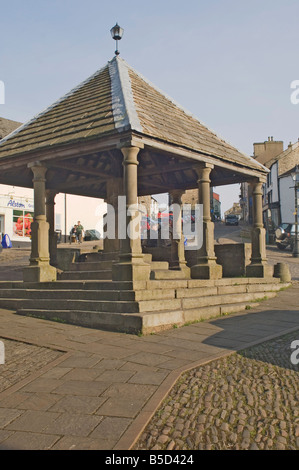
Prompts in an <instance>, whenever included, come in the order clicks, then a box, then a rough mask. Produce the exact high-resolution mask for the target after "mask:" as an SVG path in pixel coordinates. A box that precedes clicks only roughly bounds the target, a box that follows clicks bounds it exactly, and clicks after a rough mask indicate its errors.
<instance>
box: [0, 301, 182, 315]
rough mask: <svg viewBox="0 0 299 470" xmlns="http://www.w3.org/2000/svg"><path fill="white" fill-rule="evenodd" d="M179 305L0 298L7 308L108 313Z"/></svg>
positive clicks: (172, 302) (154, 302)
mask: <svg viewBox="0 0 299 470" xmlns="http://www.w3.org/2000/svg"><path fill="white" fill-rule="evenodd" d="M180 306H181V300H180V299H158V300H141V301H135V300H131V301H130V300H90V299H87V300H82V299H73V298H68V299H65V298H62V299H57V298H39V299H38V300H37V299H30V298H29V299H28V298H14V299H9V298H5V297H4V298H0V307H1V308H4V309H5V308H6V309H8V310H18V309H19V308H21V307H23V308H26V309H34V308H40V309H43V310H79V311H80V310H88V311H95V312H98V311H100V312H110V313H138V312H146V311H152V310H156V311H159V310H161V309H163V310H165V309H171V310H177V309H178V308H180Z"/></svg>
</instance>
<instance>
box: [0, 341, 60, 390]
mask: <svg viewBox="0 0 299 470" xmlns="http://www.w3.org/2000/svg"><path fill="white" fill-rule="evenodd" d="M0 340H1V341H2V342H3V344H4V348H5V364H3V365H1V368H0V393H1V392H3V391H4V390H6V389H8V388H9V387H11V386H12V385H14V384H16V383H18V382H20V381H21V380H23V379H24V378H25V377H27V376H28V375H30V374H32V373H34V372H35V371H37V370H39V369H40V368H41V367H43V366H45V365H46V364H48V363H49V362H52V361H54V360H55V359H57V358H58V357H60V356H61V354H62V353H61V352H59V351H55V350H53V349H49V348H43V347H40V346H35V345H32V344H26V343H23V342H21V341H12V340H9V339H6V338H1V337H0Z"/></svg>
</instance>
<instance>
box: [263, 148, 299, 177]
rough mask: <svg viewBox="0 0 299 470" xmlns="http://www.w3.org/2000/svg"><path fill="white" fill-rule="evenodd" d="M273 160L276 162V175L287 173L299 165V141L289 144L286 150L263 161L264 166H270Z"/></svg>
mask: <svg viewBox="0 0 299 470" xmlns="http://www.w3.org/2000/svg"><path fill="white" fill-rule="evenodd" d="M275 162H278V176H282V175H284V174H285V173H288V172H289V171H291V170H293V168H294V167H295V166H296V165H299V141H298V142H295V143H294V144H289V146H288V148H287V149H286V150H284V151H283V152H282V153H280V154H279V155H277V156H276V157H274V158H272V159H271V160H269V162H267V163H265V166H267V168H271V166H272V165H273V164H274V163H275Z"/></svg>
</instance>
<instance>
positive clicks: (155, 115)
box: [0, 57, 267, 173]
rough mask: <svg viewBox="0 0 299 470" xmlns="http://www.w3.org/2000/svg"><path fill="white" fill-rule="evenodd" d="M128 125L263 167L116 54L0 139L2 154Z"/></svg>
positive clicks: (255, 167) (71, 140)
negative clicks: (105, 63) (34, 115)
mask: <svg viewBox="0 0 299 470" xmlns="http://www.w3.org/2000/svg"><path fill="white" fill-rule="evenodd" d="M128 131H131V132H133V133H134V134H138V135H141V136H146V137H149V138H151V139H155V140H158V141H160V142H164V143H167V144H170V145H173V146H178V147H180V148H186V149H188V150H191V151H195V152H199V153H201V154H204V155H209V156H210V155H211V156H213V157H216V158H217V159H219V161H224V162H227V163H233V164H237V165H238V166H241V167H245V168H250V169H253V170H257V171H261V172H263V173H265V172H267V170H265V167H264V166H263V165H261V164H260V163H259V162H257V161H256V160H255V159H253V158H252V157H249V156H247V155H244V154H243V153H241V152H240V151H238V150H237V149H236V148H235V147H233V146H232V145H230V144H229V143H227V142H226V141H224V140H223V139H222V138H220V137H218V136H217V135H216V134H215V133H214V132H213V131H211V130H210V129H209V128H207V127H206V126H205V125H203V124H202V123H201V122H200V121H199V120H198V119H197V118H195V117H194V116H193V115H192V114H190V113H189V112H187V111H186V110H185V109H183V108H182V107H181V106H179V105H178V104H177V103H175V102H174V101H173V100H172V99H171V98H169V97H168V96H167V95H165V94H164V93H162V92H161V91H160V90H158V89H157V88H156V87H155V86H154V85H152V84H151V83H149V82H148V80H146V79H145V78H144V77H142V76H141V75H140V74H139V73H138V72H136V71H135V70H134V69H133V68H132V67H130V66H129V65H128V64H127V63H126V62H125V61H124V60H123V59H121V58H120V57H114V58H113V59H112V60H111V61H110V62H108V64H107V65H106V66H105V67H103V68H102V69H101V70H99V71H98V72H96V73H95V74H94V75H92V76H91V77H89V78H88V79H87V80H86V81H84V82H83V83H81V84H80V85H79V86H77V87H76V88H75V89H73V90H72V91H70V92H69V93H68V94H66V95H65V96H63V97H62V98H61V99H60V100H58V101H57V102H55V103H54V104H53V105H52V106H50V107H48V108H47V109H46V110H45V111H43V112H41V113H40V114H39V115H37V116H36V117H34V118H33V119H32V120H30V121H29V122H27V123H25V124H24V125H22V126H21V127H20V128H18V129H17V130H15V131H14V132H12V133H11V134H10V135H8V136H7V137H6V138H4V139H3V140H2V141H1V142H0V161H1V159H2V158H5V159H6V158H7V157H17V156H21V155H22V156H24V155H27V154H28V155H29V154H30V152H32V151H43V150H45V149H47V150H49V149H54V148H57V146H65V145H69V144H74V143H76V142H80V143H81V142H89V141H92V140H97V139H102V138H103V139H104V138H106V137H107V136H110V135H111V134H112V135H113V134H115V133H116V134H119V133H124V132H128Z"/></svg>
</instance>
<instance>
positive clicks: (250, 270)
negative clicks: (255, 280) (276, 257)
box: [246, 264, 273, 277]
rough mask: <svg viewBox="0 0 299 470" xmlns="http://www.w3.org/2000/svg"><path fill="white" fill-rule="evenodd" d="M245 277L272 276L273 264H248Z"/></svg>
mask: <svg viewBox="0 0 299 470" xmlns="http://www.w3.org/2000/svg"><path fill="white" fill-rule="evenodd" d="M246 277H273V266H270V265H269V264H249V265H248V266H246Z"/></svg>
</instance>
